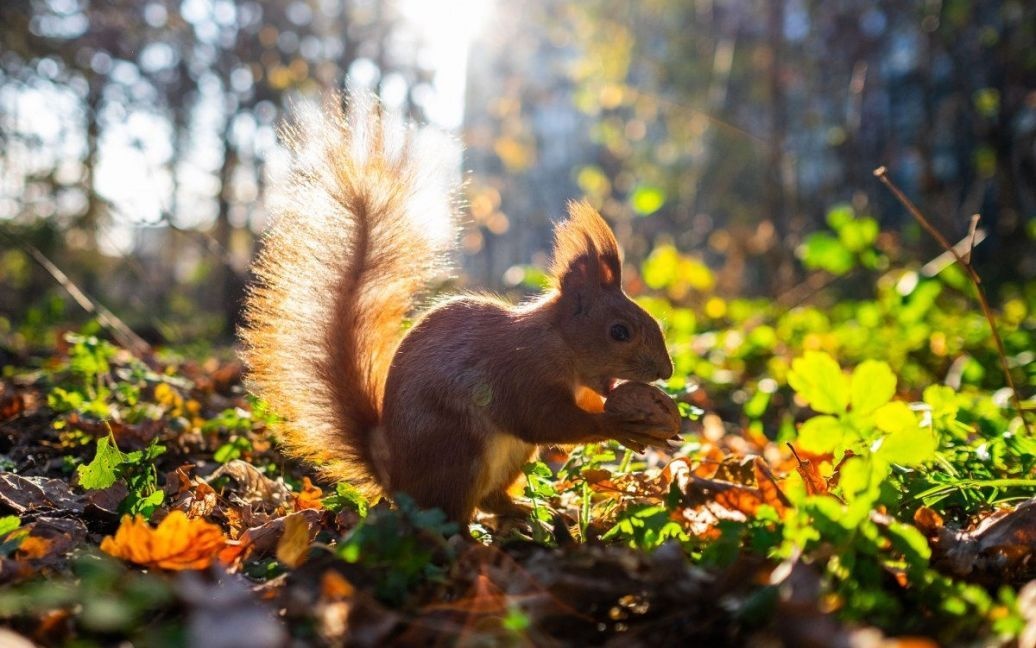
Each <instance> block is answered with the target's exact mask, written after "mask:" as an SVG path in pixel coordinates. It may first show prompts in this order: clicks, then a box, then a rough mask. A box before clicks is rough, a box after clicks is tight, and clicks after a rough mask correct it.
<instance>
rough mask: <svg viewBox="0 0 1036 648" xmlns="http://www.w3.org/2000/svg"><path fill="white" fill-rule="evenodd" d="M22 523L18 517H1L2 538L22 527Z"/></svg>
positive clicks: (0, 534) (0, 533) (0, 531)
mask: <svg viewBox="0 0 1036 648" xmlns="http://www.w3.org/2000/svg"><path fill="white" fill-rule="evenodd" d="M21 524H22V521H21V519H20V518H19V517H18V516H17V515H5V516H4V517H0V538H3V537H4V536H6V535H7V534H8V533H10V532H11V531H14V530H15V529H17V528H18V527H19V526H21Z"/></svg>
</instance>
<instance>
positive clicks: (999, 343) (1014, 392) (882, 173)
mask: <svg viewBox="0 0 1036 648" xmlns="http://www.w3.org/2000/svg"><path fill="white" fill-rule="evenodd" d="M874 176H875V177H876V178H878V180H881V182H882V184H884V185H885V186H886V187H888V190H889V191H891V192H892V195H893V196H895V197H896V200H898V201H899V202H900V203H901V204H902V205H903V206H904V207H906V210H907V211H908V212H910V215H911V216H913V217H914V220H916V221H917V222H918V224H920V225H921V227H923V228H924V229H925V230H926V231H927V232H928V233H929V234H931V235H932V237H933V238H934V239H935V240H936V241H938V242H939V245H941V246H942V247H943V249H945V250H946V251H947V252H949V253H950V254H952V255H953V258H955V259H956V260H957V263H959V264H960V265H961V267H962V268H964V272H965V274H967V276H968V279H970V280H971V284H972V285H973V286H974V287H975V295H976V296H977V297H978V303H979V305H980V306H981V307H982V314H983V315H985V316H986V321H987V322H989V330H990V331H991V332H992V333H993V341H994V342H995V343H996V351H997V355H998V356H999V357H1000V368H1001V369H1003V372H1004V379H1005V380H1006V381H1007V386H1008V387H1009V388H1010V389H1011V400H1013V401H1014V406H1015V409H1016V410H1017V411H1018V418H1020V419H1021V420H1022V425H1023V426H1025V429H1026V431H1027V432H1028V433H1029V434H1030V435H1031V434H1032V428H1031V427H1030V426H1029V422H1028V421H1026V420H1025V410H1024V408H1023V407H1022V398H1021V395H1020V394H1019V393H1018V388H1017V387H1015V384H1014V378H1012V377H1011V367H1010V364H1009V363H1008V362H1007V351H1006V349H1005V348H1004V340H1003V338H1001V337H1000V331H999V330H998V329H997V327H996V318H995V317H994V316H993V309H992V308H990V306H989V300H988V299H987V298H986V291H985V289H984V288H983V287H982V279H981V278H980V277H979V276H978V273H977V272H976V271H975V268H974V267H972V265H971V250H970V247H969V249H968V251H967V252H966V255H967V257H965V256H964V255H962V254H961V253H960V252H958V251H957V249H956V247H955V246H952V245H950V242H949V241H947V240H946V237H944V236H943V235H942V234H941V233H940V232H939V230H937V229H935V227H933V226H932V224H931V222H930V221H929V220H928V219H927V218H926V217H925V215H924V214H923V213H921V210H920V209H918V207H917V205H915V204H914V203H913V202H912V201H911V200H910V199H909V198H907V197H906V194H904V193H903V191H902V190H901V189H900V188H899V187H897V186H896V184H895V183H894V182H892V179H891V178H889V177H888V169H886V168H885V167H883V166H880V167H878V168H877V169H875V170H874ZM977 226H978V217H977V214H976V215H975V216H972V217H971V230H970V233H971V237H970V238H971V240H972V241H974V232H975V228H976V227H977ZM972 245H973V243H972Z"/></svg>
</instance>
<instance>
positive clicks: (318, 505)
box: [295, 477, 324, 511]
mask: <svg viewBox="0 0 1036 648" xmlns="http://www.w3.org/2000/svg"><path fill="white" fill-rule="evenodd" d="M323 496H324V491H322V490H321V489H320V487H319V486H314V485H313V482H312V481H310V479H309V477H303V478H302V490H301V491H299V493H298V494H297V495H295V510H296V511H301V510H302V509H322V508H324V502H323V501H322V500H321V498H322V497H323Z"/></svg>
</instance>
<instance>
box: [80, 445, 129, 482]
mask: <svg viewBox="0 0 1036 648" xmlns="http://www.w3.org/2000/svg"><path fill="white" fill-rule="evenodd" d="M124 460H125V455H124V454H122V452H120V451H119V449H118V448H116V447H115V444H113V443H112V442H111V437H110V436H105V437H101V438H100V439H98V440H97V454H96V455H94V458H93V461H91V462H90V463H88V464H85V465H82V466H79V468H77V469H76V472H77V473H78V474H79V485H80V486H82V487H83V488H85V489H87V490H98V489H102V488H108V487H109V486H111V485H112V484H114V483H115V480H117V479H118V475H117V474H116V472H115V471H116V470H117V469H118V467H119V465H120V464H122V462H123V461H124Z"/></svg>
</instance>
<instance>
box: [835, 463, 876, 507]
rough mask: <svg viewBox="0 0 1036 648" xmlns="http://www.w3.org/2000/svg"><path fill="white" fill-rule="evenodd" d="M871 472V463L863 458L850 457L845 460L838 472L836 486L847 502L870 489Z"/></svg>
mask: <svg viewBox="0 0 1036 648" xmlns="http://www.w3.org/2000/svg"><path fill="white" fill-rule="evenodd" d="M871 472H872V470H871V462H870V461H868V460H866V459H864V458H863V457H851V458H849V459H848V460H846V462H845V463H844V464H843V465H842V467H841V469H840V470H839V471H838V474H839V479H838V486H839V488H841V489H842V494H843V495H845V498H846V500H847V501H851V500H853V499H855V496H856V495H857V494H859V493H863V492H865V491H867V490H868V489H869V488H870V486H871Z"/></svg>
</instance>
